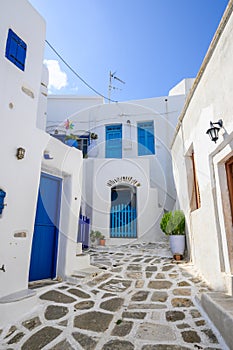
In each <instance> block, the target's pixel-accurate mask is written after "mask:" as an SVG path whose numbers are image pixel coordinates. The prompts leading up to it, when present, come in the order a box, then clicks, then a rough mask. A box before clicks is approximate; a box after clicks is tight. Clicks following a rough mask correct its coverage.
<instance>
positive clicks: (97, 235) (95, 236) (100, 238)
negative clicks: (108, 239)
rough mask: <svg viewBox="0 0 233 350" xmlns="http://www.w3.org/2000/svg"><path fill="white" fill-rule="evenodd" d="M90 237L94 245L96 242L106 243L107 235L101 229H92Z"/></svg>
mask: <svg viewBox="0 0 233 350" xmlns="http://www.w3.org/2000/svg"><path fill="white" fill-rule="evenodd" d="M90 239H91V242H92V243H93V245H96V244H100V245H105V237H104V235H103V234H102V233H101V232H100V231H93V230H91V233H90Z"/></svg>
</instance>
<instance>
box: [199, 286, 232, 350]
mask: <svg viewBox="0 0 233 350" xmlns="http://www.w3.org/2000/svg"><path fill="white" fill-rule="evenodd" d="M201 306H202V307H203V309H204V311H205V312H206V314H207V315H208V317H209V319H210V320H211V321H212V322H213V324H214V325H215V327H216V328H217V329H218V331H219V333H220V334H221V336H222V338H223V339H224V341H225V343H226V344H227V345H228V346H229V349H230V350H233V297H232V296H229V295H226V294H224V293H221V292H209V293H203V294H202V296H201Z"/></svg>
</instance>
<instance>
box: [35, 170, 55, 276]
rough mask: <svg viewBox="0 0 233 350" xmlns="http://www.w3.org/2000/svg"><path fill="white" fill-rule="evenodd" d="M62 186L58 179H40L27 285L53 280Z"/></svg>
mask: <svg viewBox="0 0 233 350" xmlns="http://www.w3.org/2000/svg"><path fill="white" fill-rule="evenodd" d="M61 186H62V180H61V179H59V178H57V177H55V176H51V175H48V174H42V175H41V179H40V188H39V194H38V201H37V210H36V219H35V226H34V234H33V242H32V250H31V263H30V270H29V281H36V280H41V279H46V278H54V277H56V263H57V247H58V226H59V216H60V203H61Z"/></svg>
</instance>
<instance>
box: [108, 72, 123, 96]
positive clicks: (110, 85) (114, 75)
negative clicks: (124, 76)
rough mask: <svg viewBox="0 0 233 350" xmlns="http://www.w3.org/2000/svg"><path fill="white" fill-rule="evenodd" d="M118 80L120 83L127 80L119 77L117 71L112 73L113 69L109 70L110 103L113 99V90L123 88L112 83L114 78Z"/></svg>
mask: <svg viewBox="0 0 233 350" xmlns="http://www.w3.org/2000/svg"><path fill="white" fill-rule="evenodd" d="M114 79H115V80H118V81H119V82H120V83H122V84H125V82H124V81H123V80H121V79H120V78H118V77H117V76H116V72H114V73H112V72H111V71H110V72H109V86H108V103H110V100H111V92H112V90H113V89H114V90H121V89H118V88H116V87H115V86H113V85H112V82H113V80H114Z"/></svg>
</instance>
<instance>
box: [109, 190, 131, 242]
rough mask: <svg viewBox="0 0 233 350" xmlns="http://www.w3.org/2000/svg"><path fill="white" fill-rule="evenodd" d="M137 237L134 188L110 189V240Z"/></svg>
mask: <svg viewBox="0 0 233 350" xmlns="http://www.w3.org/2000/svg"><path fill="white" fill-rule="evenodd" d="M136 237H137V208H136V187H133V186H127V185H117V186H114V187H112V188H111V213H110V238H136Z"/></svg>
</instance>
